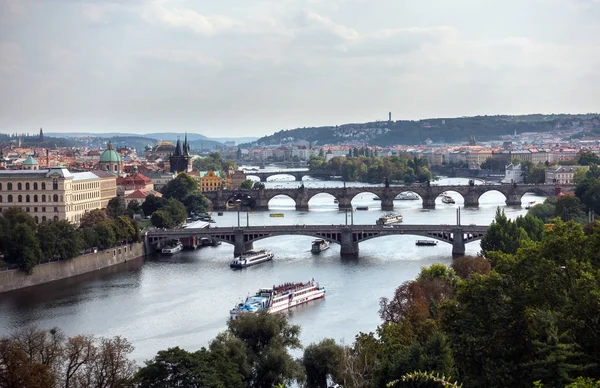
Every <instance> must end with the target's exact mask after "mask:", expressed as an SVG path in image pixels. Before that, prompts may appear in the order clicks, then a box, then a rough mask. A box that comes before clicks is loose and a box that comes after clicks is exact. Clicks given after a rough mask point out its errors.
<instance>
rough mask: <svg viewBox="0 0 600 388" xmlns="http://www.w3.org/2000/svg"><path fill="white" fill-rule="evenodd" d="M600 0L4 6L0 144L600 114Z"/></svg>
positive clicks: (199, 0)
mask: <svg viewBox="0 0 600 388" xmlns="http://www.w3.org/2000/svg"><path fill="white" fill-rule="evenodd" d="M599 19H600V0H452V1H449V0H426V1H423V0H264V1H259V0H0V132H3V133H13V132H36V131H38V130H39V128H40V127H43V128H44V131H45V132H127V133H150V132H165V131H167V132H170V131H173V132H182V131H188V132H193V133H201V134H203V135H206V136H209V137H225V136H231V137H236V136H237V137H239V136H262V135H267V134H272V133H273V132H276V131H278V130H281V129H291V128H297V127H305V126H306V127H308V126H321V125H336V124H343V123H349V122H367V121H375V120H387V117H388V112H392V119H394V120H401V119H411V120H412V119H420V118H431V117H457V116H471V115H479V114H526V113H587V112H598V111H599V109H598V106H599V103H600V87H598V85H600V39H599V38H598V37H599V36H600V23H599V22H598V20H599Z"/></svg>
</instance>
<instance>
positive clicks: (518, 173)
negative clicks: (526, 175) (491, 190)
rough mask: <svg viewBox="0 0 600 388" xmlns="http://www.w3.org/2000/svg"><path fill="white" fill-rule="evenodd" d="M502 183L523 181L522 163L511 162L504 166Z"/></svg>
mask: <svg viewBox="0 0 600 388" xmlns="http://www.w3.org/2000/svg"><path fill="white" fill-rule="evenodd" d="M502 183H523V170H522V169H521V164H520V163H519V164H516V165H515V164H512V163H511V164H509V165H508V166H506V167H505V168H504V179H502Z"/></svg>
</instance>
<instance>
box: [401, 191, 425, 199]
mask: <svg viewBox="0 0 600 388" xmlns="http://www.w3.org/2000/svg"><path fill="white" fill-rule="evenodd" d="M398 199H401V200H403V201H414V200H418V199H420V198H419V196H418V195H417V194H416V193H413V192H412V191H408V192H406V193H400V196H399V197H398Z"/></svg>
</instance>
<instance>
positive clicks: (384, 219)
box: [375, 213, 404, 225]
mask: <svg viewBox="0 0 600 388" xmlns="http://www.w3.org/2000/svg"><path fill="white" fill-rule="evenodd" d="M403 219H404V217H402V215H400V214H396V213H388V214H384V215H382V216H381V217H379V219H378V220H377V221H375V223H376V224H377V225H390V224H395V223H397V222H402V220H403Z"/></svg>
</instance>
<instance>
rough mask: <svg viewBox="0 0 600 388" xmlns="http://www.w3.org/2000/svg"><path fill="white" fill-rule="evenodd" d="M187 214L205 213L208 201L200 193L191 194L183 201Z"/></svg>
mask: <svg viewBox="0 0 600 388" xmlns="http://www.w3.org/2000/svg"><path fill="white" fill-rule="evenodd" d="M183 205H184V206H185V208H186V210H187V213H188V214H199V213H205V212H206V211H207V210H208V201H207V200H206V197H205V196H204V195H202V194H200V193H196V194H191V195H188V196H187V197H185V199H184V200H183Z"/></svg>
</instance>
